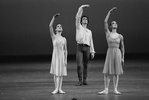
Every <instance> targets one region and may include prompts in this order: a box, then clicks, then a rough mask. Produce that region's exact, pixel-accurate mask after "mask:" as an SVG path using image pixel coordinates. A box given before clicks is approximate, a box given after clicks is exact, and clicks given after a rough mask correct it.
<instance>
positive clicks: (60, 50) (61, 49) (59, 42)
mask: <svg viewBox="0 0 149 100" xmlns="http://www.w3.org/2000/svg"><path fill="white" fill-rule="evenodd" d="M59 15H60V14H59V13H58V14H55V15H54V16H53V18H52V20H51V22H50V24H49V29H50V35H51V38H52V42H53V54H52V61H51V70H50V73H51V74H53V75H54V84H55V90H54V91H53V92H52V94H56V93H65V92H64V91H62V89H61V88H62V81H63V76H67V45H66V38H64V37H62V35H61V34H62V31H63V28H62V25H61V24H58V25H57V26H56V29H55V32H56V34H54V32H53V22H54V20H55V18H56V17H58V16H59Z"/></svg>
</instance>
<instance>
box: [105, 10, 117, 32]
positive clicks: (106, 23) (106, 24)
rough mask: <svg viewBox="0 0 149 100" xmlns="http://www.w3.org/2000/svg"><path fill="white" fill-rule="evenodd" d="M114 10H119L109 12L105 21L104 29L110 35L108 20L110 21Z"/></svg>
mask: <svg viewBox="0 0 149 100" xmlns="http://www.w3.org/2000/svg"><path fill="white" fill-rule="evenodd" d="M114 9H117V8H116V7H113V8H112V9H111V10H109V12H108V14H107V16H106V18H105V20H104V28H105V33H106V34H108V33H109V32H110V31H109V28H108V19H109V16H110V14H111V12H112V11H113V10H114Z"/></svg>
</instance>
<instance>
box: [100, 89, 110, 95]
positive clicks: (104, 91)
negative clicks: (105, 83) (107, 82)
mask: <svg viewBox="0 0 149 100" xmlns="http://www.w3.org/2000/svg"><path fill="white" fill-rule="evenodd" d="M98 94H108V90H107V89H105V90H103V91H101V92H98Z"/></svg>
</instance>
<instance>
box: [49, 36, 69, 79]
mask: <svg viewBox="0 0 149 100" xmlns="http://www.w3.org/2000/svg"><path fill="white" fill-rule="evenodd" d="M52 42H53V53H52V61H51V69H50V73H51V74H53V75H56V76H67V67H66V64H65V56H64V52H65V51H64V45H65V44H66V39H65V38H64V37H60V36H57V35H55V36H54V38H52Z"/></svg>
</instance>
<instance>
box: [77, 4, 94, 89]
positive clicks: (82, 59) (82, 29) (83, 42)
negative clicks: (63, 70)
mask: <svg viewBox="0 0 149 100" xmlns="http://www.w3.org/2000/svg"><path fill="white" fill-rule="evenodd" d="M85 7H89V5H82V6H80V7H79V9H78V12H77V14H76V41H77V51H76V61H77V73H78V78H79V82H78V83H77V84H76V86H81V85H87V81H86V80H87V65H88V60H89V57H90V53H91V58H92V59H93V58H94V54H95V51H94V45H93V39H92V32H91V30H89V29H88V28H87V26H88V23H89V19H88V17H87V16H82V13H83V8H85ZM82 75H83V77H82ZM82 78H83V82H82Z"/></svg>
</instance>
